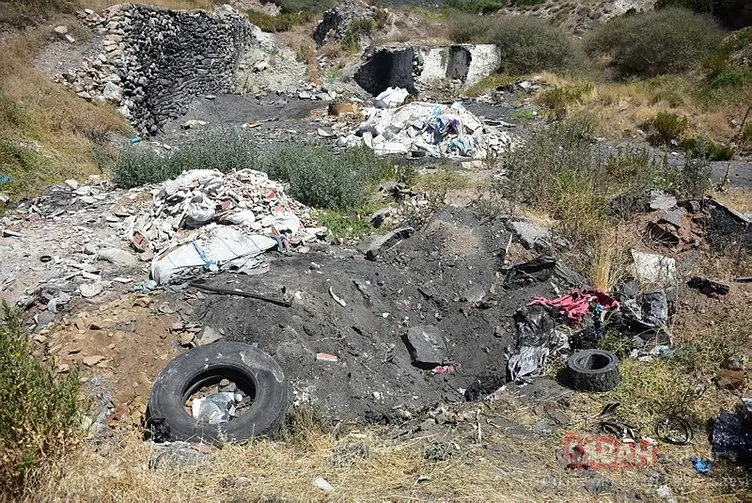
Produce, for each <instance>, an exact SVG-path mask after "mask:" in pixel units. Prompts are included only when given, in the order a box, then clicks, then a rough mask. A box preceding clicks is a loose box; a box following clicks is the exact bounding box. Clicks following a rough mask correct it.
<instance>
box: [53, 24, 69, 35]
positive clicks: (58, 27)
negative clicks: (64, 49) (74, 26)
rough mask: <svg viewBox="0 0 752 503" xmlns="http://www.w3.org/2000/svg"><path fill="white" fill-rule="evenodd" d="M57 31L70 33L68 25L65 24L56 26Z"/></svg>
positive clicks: (60, 33) (58, 32)
mask: <svg viewBox="0 0 752 503" xmlns="http://www.w3.org/2000/svg"><path fill="white" fill-rule="evenodd" d="M55 33H57V34H58V35H65V34H66V33H68V27H67V26H65V25H60V26H55Z"/></svg>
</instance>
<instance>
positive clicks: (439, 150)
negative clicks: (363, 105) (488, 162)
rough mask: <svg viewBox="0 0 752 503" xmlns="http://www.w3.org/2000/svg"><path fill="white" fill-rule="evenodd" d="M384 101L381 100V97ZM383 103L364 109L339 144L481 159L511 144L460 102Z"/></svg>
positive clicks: (384, 151) (382, 151)
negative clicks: (362, 117)
mask: <svg viewBox="0 0 752 503" xmlns="http://www.w3.org/2000/svg"><path fill="white" fill-rule="evenodd" d="M382 101H384V100H382ZM390 103H392V102H389V101H388V100H387V101H386V102H379V106H384V107H387V108H369V109H366V110H364V113H366V114H367V115H368V119H367V120H366V121H365V122H363V123H361V124H360V125H359V126H358V128H357V129H356V130H355V132H354V133H352V134H350V135H348V136H345V137H341V138H339V140H338V144H339V145H340V146H348V147H359V146H361V145H365V146H366V147H368V148H370V149H372V150H373V151H374V152H376V153H377V154H379V155H385V154H409V155H410V156H411V157H413V158H419V157H426V156H429V157H467V158H473V159H483V158H485V157H486V156H487V155H488V154H491V153H499V152H503V151H506V150H508V149H510V148H512V147H513V140H512V137H511V136H510V135H509V134H508V133H506V132H503V131H498V130H496V129H495V128H493V127H491V126H488V125H486V124H484V123H483V122H482V121H481V120H480V119H479V118H478V117H476V116H475V115H473V114H472V113H470V112H468V111H467V110H465V108H464V107H463V106H462V105H461V104H460V103H454V104H453V105H451V106H447V105H442V104H439V103H427V102H417V101H415V102H412V103H408V104H406V105H402V106H399V107H397V108H388V106H389V105H390Z"/></svg>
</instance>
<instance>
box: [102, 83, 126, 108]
mask: <svg viewBox="0 0 752 503" xmlns="http://www.w3.org/2000/svg"><path fill="white" fill-rule="evenodd" d="M102 96H104V99H106V100H107V101H111V102H113V103H120V101H121V100H122V99H123V90H122V89H121V88H120V86H118V85H117V84H115V83H114V82H107V84H105V86H104V91H102Z"/></svg>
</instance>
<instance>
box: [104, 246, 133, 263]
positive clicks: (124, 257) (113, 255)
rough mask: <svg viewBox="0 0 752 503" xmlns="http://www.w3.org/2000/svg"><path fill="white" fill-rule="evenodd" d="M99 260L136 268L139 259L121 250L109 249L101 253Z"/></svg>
mask: <svg viewBox="0 0 752 503" xmlns="http://www.w3.org/2000/svg"><path fill="white" fill-rule="evenodd" d="M97 258H99V260H106V261H107V262H110V263H112V264H115V265H118V266H121V267H136V266H137V265H138V259H137V258H136V257H134V256H133V255H132V254H130V253H128V252H127V251H125V250H121V249H119V248H107V249H106V250H102V251H100V252H99V255H98V256H97Z"/></svg>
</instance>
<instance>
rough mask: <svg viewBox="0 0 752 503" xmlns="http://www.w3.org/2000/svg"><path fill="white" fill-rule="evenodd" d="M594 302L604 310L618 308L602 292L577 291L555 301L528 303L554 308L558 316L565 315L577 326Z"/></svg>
mask: <svg viewBox="0 0 752 503" xmlns="http://www.w3.org/2000/svg"><path fill="white" fill-rule="evenodd" d="M594 302H597V304H598V305H600V306H603V308H604V309H605V310H611V311H613V310H616V309H618V308H619V302H618V301H617V300H616V299H614V298H612V297H610V296H608V295H606V294H605V293H603V292H598V291H590V292H580V291H577V290H575V291H574V292H572V293H570V294H567V295H565V296H563V297H558V298H556V299H547V298H546V297H536V298H534V299H533V300H532V302H530V305H531V306H532V305H543V306H551V307H556V308H558V310H559V314H562V315H566V317H567V321H568V322H569V323H571V324H579V323H582V321H583V320H584V319H585V317H586V316H587V315H588V313H589V312H590V310H591V304H593V303H594Z"/></svg>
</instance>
